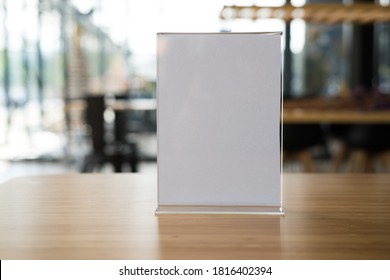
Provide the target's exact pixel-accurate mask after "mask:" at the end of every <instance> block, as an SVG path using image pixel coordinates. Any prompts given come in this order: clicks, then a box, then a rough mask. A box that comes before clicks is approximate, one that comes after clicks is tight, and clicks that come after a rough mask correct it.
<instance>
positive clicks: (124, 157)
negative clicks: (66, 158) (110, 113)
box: [82, 95, 139, 172]
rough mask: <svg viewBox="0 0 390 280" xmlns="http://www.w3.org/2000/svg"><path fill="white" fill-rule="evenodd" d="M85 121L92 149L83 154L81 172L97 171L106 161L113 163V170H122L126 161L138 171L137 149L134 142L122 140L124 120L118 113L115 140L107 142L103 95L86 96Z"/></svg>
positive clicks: (132, 169)
mask: <svg viewBox="0 0 390 280" xmlns="http://www.w3.org/2000/svg"><path fill="white" fill-rule="evenodd" d="M86 102H87V109H86V123H87V124H88V126H89V127H90V130H91V133H90V136H91V140H92V150H91V152H90V153H89V154H87V155H86V156H85V159H84V163H83V167H82V172H93V171H96V170H97V171H99V170H100V169H101V168H102V166H103V165H104V164H106V163H110V164H112V165H113V167H114V170H115V172H122V170H123V165H124V164H125V163H128V164H129V165H130V168H131V171H132V172H137V171H138V163H139V159H138V150H137V147H136V145H135V144H133V143H127V142H126V141H122V139H123V137H122V135H123V132H122V127H124V126H125V124H124V123H123V122H125V120H124V119H123V118H122V117H121V116H120V115H119V116H118V117H117V119H116V120H115V129H116V131H115V136H116V137H115V141H111V142H109V143H107V141H106V140H105V138H106V130H105V121H104V112H105V109H106V104H105V97H104V96H103V95H88V96H86Z"/></svg>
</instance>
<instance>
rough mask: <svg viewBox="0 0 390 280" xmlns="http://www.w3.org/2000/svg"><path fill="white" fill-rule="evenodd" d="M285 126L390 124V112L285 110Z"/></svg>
mask: <svg viewBox="0 0 390 280" xmlns="http://www.w3.org/2000/svg"><path fill="white" fill-rule="evenodd" d="M283 122H284V123H285V124H310V123H317V124H318V123H333V124H390V110H387V111H357V110H316V109H299V108H298V109H284V110H283Z"/></svg>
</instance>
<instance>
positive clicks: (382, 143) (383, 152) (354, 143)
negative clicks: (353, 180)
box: [344, 124, 390, 172]
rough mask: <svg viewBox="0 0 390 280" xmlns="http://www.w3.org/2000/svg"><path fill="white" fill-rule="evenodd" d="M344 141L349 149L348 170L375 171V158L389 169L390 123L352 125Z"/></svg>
mask: <svg viewBox="0 0 390 280" xmlns="http://www.w3.org/2000/svg"><path fill="white" fill-rule="evenodd" d="M344 141H345V144H346V146H347V147H348V149H349V150H350V159H349V168H350V171H352V172H372V171H375V166H374V162H375V159H381V160H382V163H383V164H382V165H383V167H384V169H385V170H386V171H390V125H388V124H362V125H353V126H351V127H350V129H349V130H348V132H347V133H346V135H345V137H344Z"/></svg>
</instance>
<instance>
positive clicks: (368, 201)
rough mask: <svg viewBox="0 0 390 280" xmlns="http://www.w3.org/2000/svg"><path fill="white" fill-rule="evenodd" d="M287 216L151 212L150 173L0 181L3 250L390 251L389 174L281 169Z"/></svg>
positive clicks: (116, 254)
mask: <svg viewBox="0 0 390 280" xmlns="http://www.w3.org/2000/svg"><path fill="white" fill-rule="evenodd" d="M283 182H284V183H283V184H284V190H283V193H284V194H283V200H284V209H285V211H286V215H285V216H284V217H279V216H260V215H163V216H155V215H154V211H155V209H156V196H157V195H156V178H155V177H147V176H145V175H127V174H104V175H103V174H96V175H95V174H85V175H80V174H72V175H54V176H37V177H25V178H20V179H13V180H11V181H9V182H7V183H5V184H3V185H1V186H0V259H389V258H390V175H387V174H382V175H332V174H331V175H318V174H317V175H316V174H313V175H307V174H305V175H303V174H287V175H285V176H284V178H283Z"/></svg>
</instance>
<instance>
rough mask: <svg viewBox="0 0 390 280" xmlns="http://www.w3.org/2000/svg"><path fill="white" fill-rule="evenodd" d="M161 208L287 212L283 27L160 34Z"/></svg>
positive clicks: (169, 210)
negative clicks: (267, 30) (282, 148)
mask: <svg viewBox="0 0 390 280" xmlns="http://www.w3.org/2000/svg"><path fill="white" fill-rule="evenodd" d="M157 65H158V66H157V103H158V107H157V114H158V115H157V118H158V207H157V211H156V213H157V214H162V213H252V214H258V213H261V214H282V213H283V211H282V202H281V201H282V199H281V195H282V193H281V157H280V108H281V33H279V32H277V33H160V34H158V35H157Z"/></svg>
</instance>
